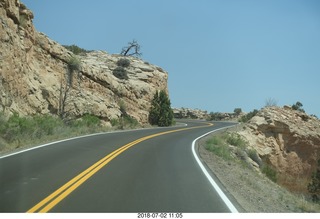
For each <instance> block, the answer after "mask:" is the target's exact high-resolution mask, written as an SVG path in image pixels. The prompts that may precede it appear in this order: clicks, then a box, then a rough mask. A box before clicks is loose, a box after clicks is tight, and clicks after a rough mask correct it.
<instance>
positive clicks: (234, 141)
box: [226, 133, 247, 149]
mask: <svg viewBox="0 0 320 219" xmlns="http://www.w3.org/2000/svg"><path fill="white" fill-rule="evenodd" d="M226 141H227V143H228V144H230V145H233V146H236V147H239V148H242V149H244V148H246V145H247V142H246V141H245V140H243V139H242V138H241V136H240V135H239V134H237V133H231V134H228V135H227V138H226Z"/></svg>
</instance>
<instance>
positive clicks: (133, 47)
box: [120, 40, 142, 57]
mask: <svg viewBox="0 0 320 219" xmlns="http://www.w3.org/2000/svg"><path fill="white" fill-rule="evenodd" d="M140 49H141V46H140V45H139V43H138V42H137V41H136V40H132V42H129V43H128V46H126V47H123V48H122V51H121V53H120V54H121V55H123V56H137V57H140V56H142V53H141V52H140ZM129 52H130V53H129Z"/></svg>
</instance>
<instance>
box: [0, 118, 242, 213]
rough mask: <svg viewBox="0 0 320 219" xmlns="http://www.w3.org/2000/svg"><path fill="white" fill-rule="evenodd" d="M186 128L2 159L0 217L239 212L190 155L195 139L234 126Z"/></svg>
mask: <svg viewBox="0 0 320 219" xmlns="http://www.w3.org/2000/svg"><path fill="white" fill-rule="evenodd" d="M184 122H186V123H187V124H188V126H179V127H170V128H155V129H143V130H134V131H123V132H113V133H101V134H96V135H91V136H86V137H81V138H75V139H70V140H66V141H61V142H56V143H53V144H49V145H44V146H41V147H38V148H35V149H32V150H28V151H24V152H21V153H17V154H12V155H10V156H3V157H0V212H199V213H200V212H237V210H236V209H235V208H234V206H233V205H232V204H231V203H228V201H229V199H228V198H226V197H225V198H223V197H221V194H219V193H221V191H220V192H219V191H217V190H216V189H214V187H213V186H212V182H210V181H209V180H208V178H207V176H208V174H204V172H203V169H205V168H204V167H203V166H202V167H201V165H199V163H198V162H199V161H197V159H196V158H195V157H196V155H195V153H194V152H193V150H192V142H193V141H194V140H195V139H196V138H198V137H199V136H201V135H204V134H206V133H208V132H209V131H213V130H217V129H221V128H224V127H228V126H231V125H233V124H232V123H222V122H220V123H219V122H215V123H214V124H209V123H207V122H200V121H184ZM200 163H201V162H200ZM218 190H219V189H218ZM222 196H223V194H222ZM226 199H227V201H226ZM229 202H230V201H229Z"/></svg>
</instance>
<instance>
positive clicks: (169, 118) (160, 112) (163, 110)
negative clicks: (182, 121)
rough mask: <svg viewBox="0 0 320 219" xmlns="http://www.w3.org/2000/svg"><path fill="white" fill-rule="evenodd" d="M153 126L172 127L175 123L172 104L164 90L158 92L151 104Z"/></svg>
mask: <svg viewBox="0 0 320 219" xmlns="http://www.w3.org/2000/svg"><path fill="white" fill-rule="evenodd" d="M149 122H150V124H151V125H158V126H170V125H172V123H173V112H172V109H171V102H170V99H169V97H168V95H167V94H166V92H165V91H164V90H162V91H160V92H156V93H155V95H154V96H153V99H152V102H151V108H150V111H149Z"/></svg>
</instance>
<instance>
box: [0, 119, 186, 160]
mask: <svg viewBox="0 0 320 219" xmlns="http://www.w3.org/2000/svg"><path fill="white" fill-rule="evenodd" d="M180 124H181V125H177V126H188V125H187V124H186V123H180ZM161 128H167V127H156V128H140V129H130V130H120V131H119V130H116V131H110V132H99V133H93V134H88V135H82V136H77V137H72V138H66V139H62V140H58V141H53V142H49V143H46V144H42V145H39V146H35V147H32V146H31V147H30V148H27V149H22V150H21V151H17V152H12V153H9V154H6V155H2V156H1V155H0V159H2V158H6V157H10V156H14V155H16V154H21V153H24V152H27V151H32V150H35V149H38V148H42V147H46V146H50V145H54V144H58V143H61V142H66V141H72V140H76V139H80V138H86V137H91V136H95V135H106V134H114V133H121V132H132V131H141V130H150V129H161Z"/></svg>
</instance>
